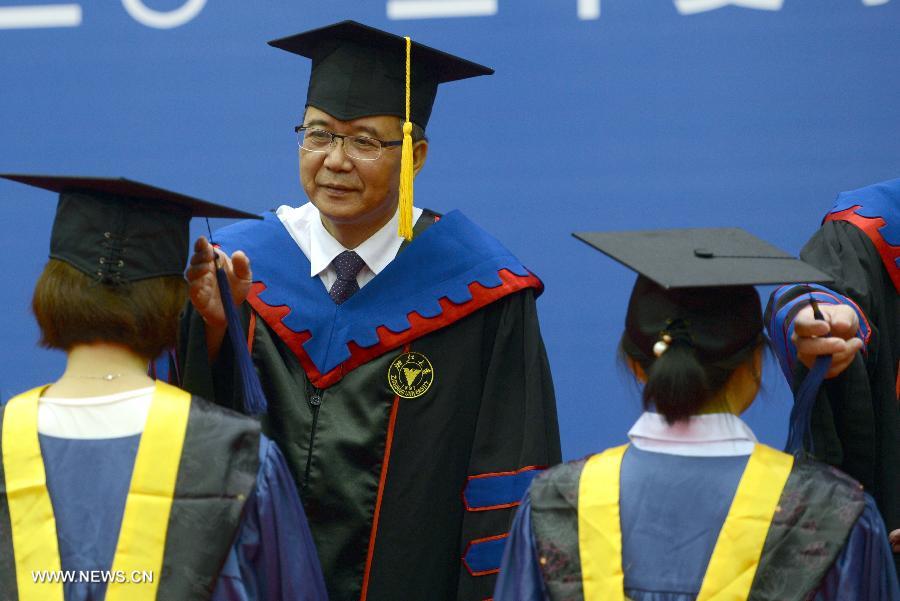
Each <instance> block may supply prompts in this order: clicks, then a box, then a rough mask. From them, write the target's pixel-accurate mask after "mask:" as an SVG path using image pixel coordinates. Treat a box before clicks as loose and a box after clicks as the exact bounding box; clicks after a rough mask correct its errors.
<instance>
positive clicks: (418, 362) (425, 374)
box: [387, 352, 434, 399]
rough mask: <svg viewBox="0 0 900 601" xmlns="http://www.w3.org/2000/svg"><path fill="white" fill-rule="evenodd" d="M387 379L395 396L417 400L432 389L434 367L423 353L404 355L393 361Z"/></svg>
mask: <svg viewBox="0 0 900 601" xmlns="http://www.w3.org/2000/svg"><path fill="white" fill-rule="evenodd" d="M387 378H388V384H389V385H390V387H391V390H393V391H394V393H395V394H397V395H398V396H400V397H402V398H404V399H415V398H418V397H420V396H422V395H423V394H425V393H426V392H428V389H429V388H431V383H432V382H434V367H432V365H431V361H429V360H428V357H426V356H425V355H423V354H422V353H416V352H409V353H403V354H401V355H398V356H397V357H396V358H395V359H394V360H393V361H391V365H390V367H388V374H387Z"/></svg>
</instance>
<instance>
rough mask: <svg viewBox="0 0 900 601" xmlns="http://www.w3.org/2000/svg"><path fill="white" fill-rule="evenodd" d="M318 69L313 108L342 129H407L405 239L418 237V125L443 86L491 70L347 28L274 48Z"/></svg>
mask: <svg viewBox="0 0 900 601" xmlns="http://www.w3.org/2000/svg"><path fill="white" fill-rule="evenodd" d="M269 44H270V45H271V46H274V47H275V48H280V49H281V50H285V51H287V52H291V53H293V54H298V55H300V56H303V57H306V58H308V59H310V60H311V61H312V71H311V73H310V78H309V88H308V90H307V95H306V106H307V107H310V106H312V107H315V108H317V109H319V110H321V111H324V112H326V113H328V114H329V115H331V116H332V117H334V118H336V119H339V120H341V121H351V120H353V119H359V118H361V117H370V116H375V115H392V116H396V117H399V118H400V119H401V120H403V121H404V126H403V132H404V135H403V148H402V155H401V167H400V235H401V236H404V237H405V238H407V239H409V238H410V237H411V236H412V196H413V194H412V179H413V172H412V138H411V132H412V124H413V123H415V124H416V125H418V126H419V127H421V128H422V130H424V129H425V128H426V127H427V125H428V120H429V118H430V117H431V109H432V107H433V106H434V100H435V97H436V95H437V88H438V85H440V84H442V83H448V82H452V81H458V80H461V79H468V78H470V77H478V76H480V75H491V74H492V73H493V72H494V71H493V69H490V68H488V67H485V66H482V65H479V64H477V63H473V62H471V61H468V60H466V59H463V58H460V57H458V56H453V55H452V54H448V53H446V52H442V51H440V50H436V49H434V48H430V47H428V46H425V45H424V44H420V43H418V42H413V41H412V40H410V39H409V38H406V37H402V36H398V35H395V34H392V33H389V32H386V31H382V30H380V29H376V28H374V27H369V26H367V25H363V24H362V23H357V22H356V21H342V22H340V23H335V24H333V25H328V26H326V27H321V28H318V29H313V30H310V31H305V32H302V33H298V34H296V35H292V36H288V37H285V38H280V39H277V40H272V41H270V42H269Z"/></svg>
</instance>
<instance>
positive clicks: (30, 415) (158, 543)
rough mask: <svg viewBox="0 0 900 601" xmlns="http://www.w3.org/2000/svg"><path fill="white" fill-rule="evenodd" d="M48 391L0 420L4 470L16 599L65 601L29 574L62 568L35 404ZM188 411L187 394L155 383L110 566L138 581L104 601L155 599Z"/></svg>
mask: <svg viewBox="0 0 900 601" xmlns="http://www.w3.org/2000/svg"><path fill="white" fill-rule="evenodd" d="M44 388H46V387H41V388H35V389H34V390H31V391H29V392H26V393H24V394H21V395H19V396H17V397H15V398H13V399H11V400H10V401H9V403H7V405H6V409H5V412H4V417H3V436H2V443H3V447H2V448H3V469H4V472H5V476H6V487H7V501H8V503H9V514H10V521H11V522H12V534H13V552H14V554H15V560H16V584H17V587H18V591H19V601H63V586H62V584H61V583H53V584H51V583H35V582H34V578H33V577H32V571H47V572H58V571H59V570H60V560H59V547H58V544H57V536H56V520H55V519H54V517H53V506H52V504H51V502H50V495H49V493H48V491H47V482H46V472H45V471H44V461H43V458H42V457H41V449H40V444H39V442H38V432H37V408H38V399H39V398H40V396H41V392H42V391H43V390H44ZM190 408H191V396H190V394H188V393H186V392H184V391H182V390H179V389H178V388H175V387H174V386H169V385H168V384H164V383H162V382H157V383H156V390H155V392H154V395H153V403H152V404H151V405H150V412H149V413H148V415H147V423H146V424H145V426H144V432H143V434H142V435H141V441H140V444H139V445H138V451H137V456H136V457H135V462H134V469H133V472H132V476H131V484H130V486H129V489H128V497H127V499H126V501H125V513H124V515H123V516H122V527H121V529H120V531H119V539H118V543H117V546H116V554H115V557H114V558H113V564H112V568H111V569H112V571H113V572H114V573H115V572H116V571H120V573H121V574H123V576H124V579H125V580H133V579H137V580H139V581H140V582H139V583H132V582H118V581H113V582H111V583H110V584H109V586H108V588H107V593H106V601H150V600H153V599H156V593H157V590H158V589H159V579H160V577H161V575H162V563H163V554H164V552H165V547H166V532H167V529H168V526H169V514H170V512H171V509H172V499H173V498H174V495H175V481H176V478H177V476H178V465H179V463H180V461H181V451H182V447H183V446H184V436H185V432H186V430H187V422H188V415H189V413H190ZM145 574H146V575H145Z"/></svg>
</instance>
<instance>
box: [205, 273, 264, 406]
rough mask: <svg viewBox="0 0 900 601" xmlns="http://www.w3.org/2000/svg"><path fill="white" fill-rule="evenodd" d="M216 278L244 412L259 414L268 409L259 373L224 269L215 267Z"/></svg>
mask: <svg viewBox="0 0 900 601" xmlns="http://www.w3.org/2000/svg"><path fill="white" fill-rule="evenodd" d="M216 280H217V281H218V282H219V292H220V294H221V296H222V306H223V307H224V308H225V319H226V320H227V321H228V339H229V340H231V347H232V348H233V349H234V362H235V365H236V366H237V369H238V372H239V373H240V376H241V387H242V392H243V395H244V412H245V413H246V414H248V415H261V414H263V413H265V412H266V411H267V410H268V405H267V403H266V396H265V394H263V391H262V385H261V384H260V382H259V375H258V374H257V373H256V368H255V367H254V366H253V359H252V358H251V357H250V351H249V350H248V349H247V341H246V340H244V327H243V326H242V325H241V319H240V317H238V312H237V309H236V308H235V306H234V299H233V298H232V296H231V288H230V287H229V285H228V276H227V275H225V269H223V268H222V267H218V268H217V269H216Z"/></svg>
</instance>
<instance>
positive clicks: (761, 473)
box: [697, 444, 794, 601]
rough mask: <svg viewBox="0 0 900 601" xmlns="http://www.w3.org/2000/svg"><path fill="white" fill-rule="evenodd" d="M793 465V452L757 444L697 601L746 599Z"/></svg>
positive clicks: (710, 561) (735, 600)
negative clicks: (789, 452) (791, 453)
mask: <svg viewBox="0 0 900 601" xmlns="http://www.w3.org/2000/svg"><path fill="white" fill-rule="evenodd" d="M793 466H794V458H793V456H791V455H788V454H786V453H782V452H780V451H776V450H775V449H773V448H771V447H767V446H765V445H761V444H758V445H756V446H755V447H754V448H753V453H752V454H751V455H750V460H749V461H748V462H747V467H746V468H745V469H744V474H743V476H741V481H740V484H738V488H737V492H736V493H735V495H734V500H733V501H732V502H731V508H730V509H729V510H728V516H727V517H726V518H725V523H724V524H723V525H722V531H721V532H719V538H718V540H716V546H715V548H714V549H713V554H712V557H710V559H709V566H708V567H707V568H706V576H705V577H704V578H703V586H702V587H701V588H700V594H699V595H697V601H742V600H744V599H746V598H747V597H748V596H749V595H750V587H751V586H753V578H754V577H755V576H756V568H757V567H758V566H759V559H760V557H762V551H763V545H765V542H766V536H767V535H768V533H769V526H770V525H771V524H772V518H773V517H774V516H775V512H776V511H777V509H778V501H779V499H780V498H781V492H782V491H783V490H784V485H785V484H786V483H787V479H788V476H790V474H791V469H792V468H793Z"/></svg>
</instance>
